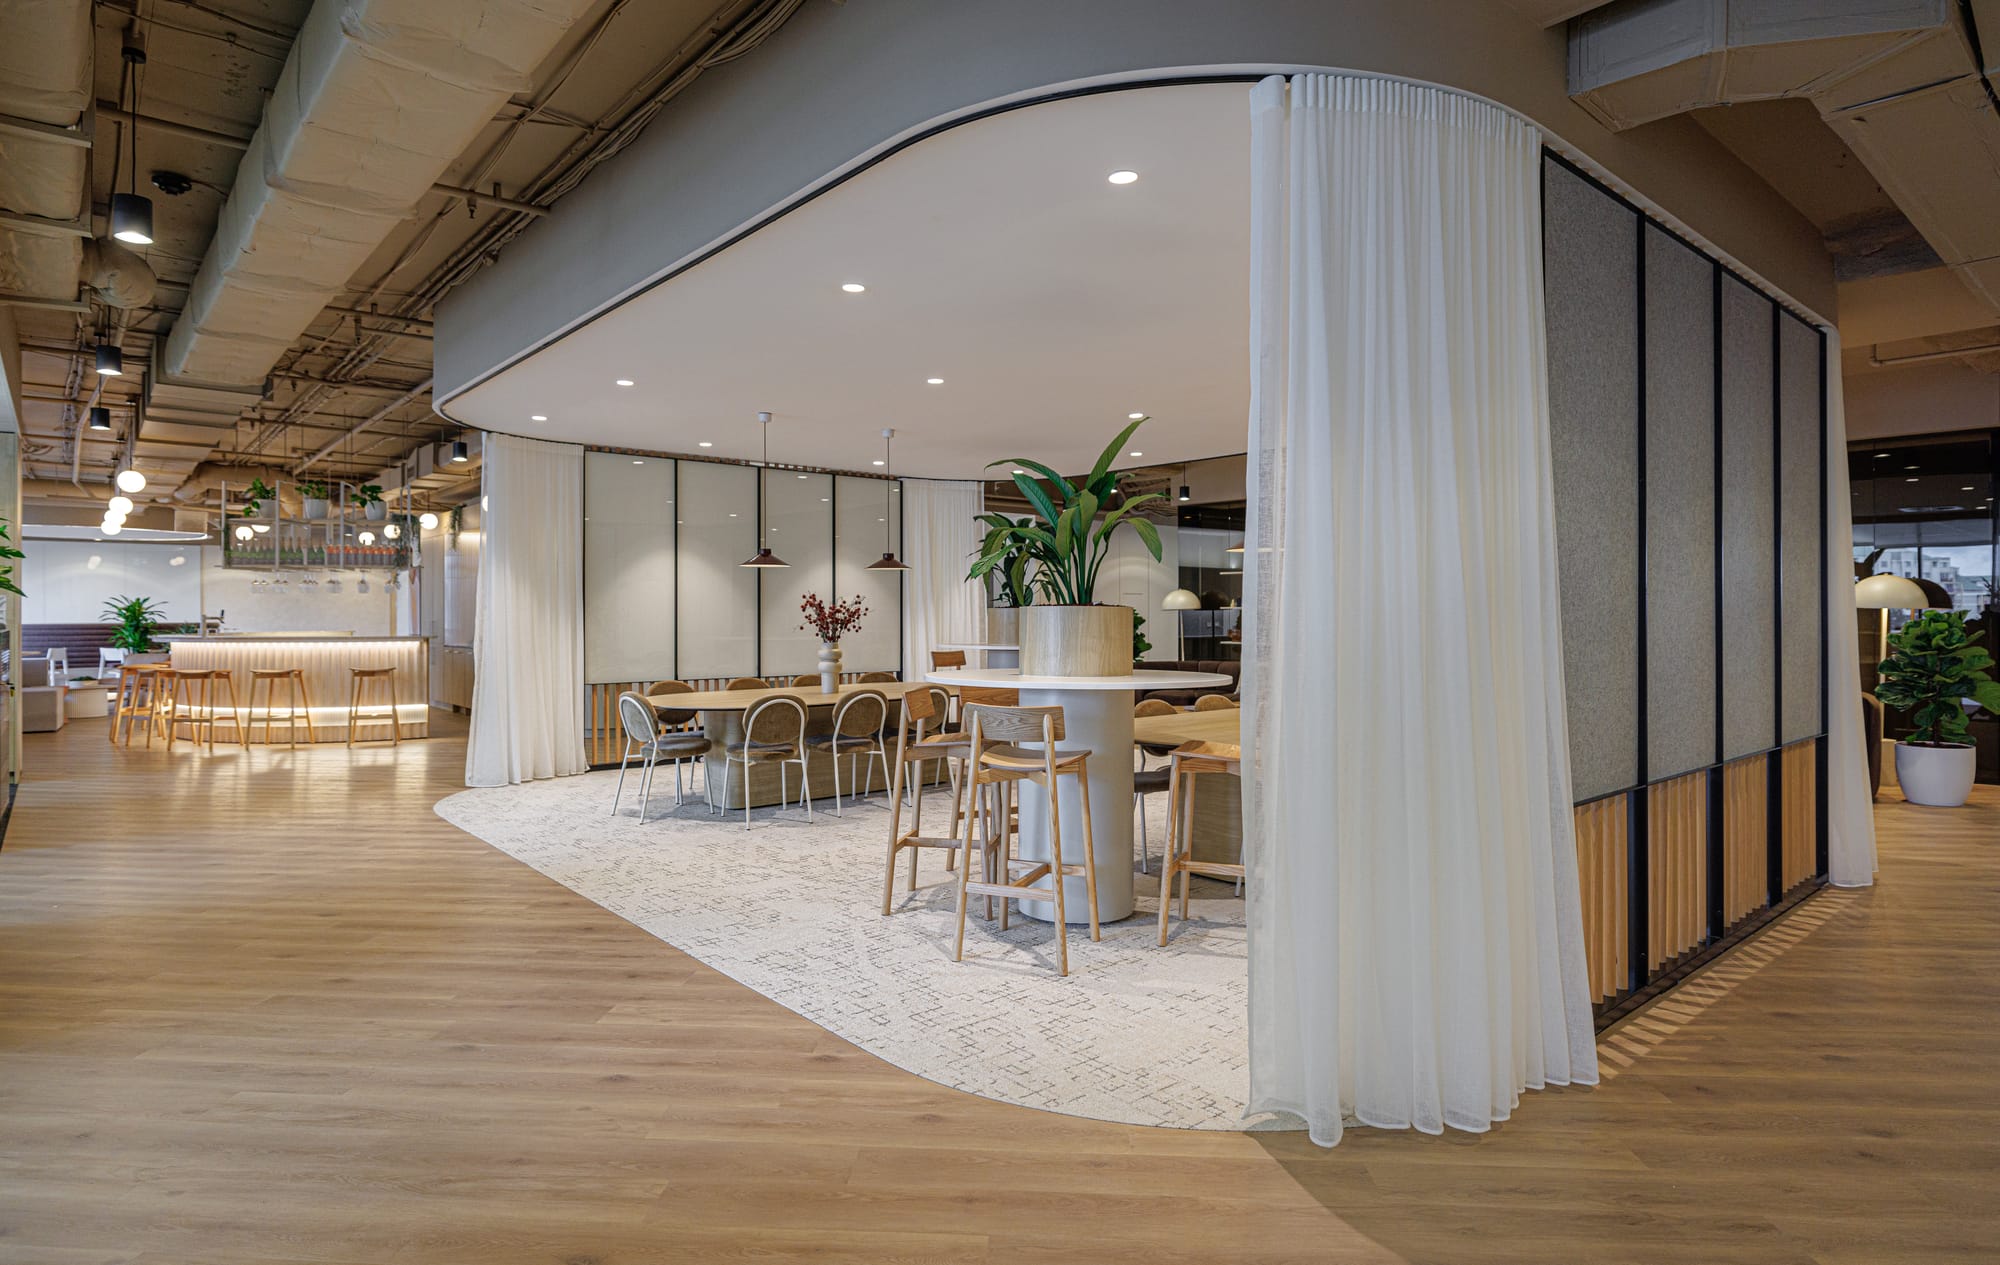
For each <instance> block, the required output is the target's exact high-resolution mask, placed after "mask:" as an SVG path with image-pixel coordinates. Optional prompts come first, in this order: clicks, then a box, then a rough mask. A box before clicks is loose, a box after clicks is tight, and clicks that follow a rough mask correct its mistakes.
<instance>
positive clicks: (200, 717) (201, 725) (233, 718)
mask: <svg viewBox="0 0 2000 1265" xmlns="http://www.w3.org/2000/svg"><path fill="white" fill-rule="evenodd" d="M165 675H166V676H167V677H168V678H169V679H170V680H171V682H172V689H173V693H172V694H171V695H170V696H169V697H168V699H167V708H166V715H165V717H164V720H165V723H166V726H167V750H169V751H172V750H173V749H174V739H175V737H176V734H177V731H178V730H179V729H180V727H181V726H182V725H186V726H187V730H188V741H189V742H195V743H199V742H204V741H205V742H206V743H207V744H208V751H209V754H210V755H213V754H215V727H216V725H217V724H219V723H222V722H227V723H229V724H231V725H234V726H236V739H237V741H239V742H241V743H242V744H243V747H244V749H245V750H248V749H249V747H250V726H249V724H248V722H247V721H245V719H244V713H243V708H242V707H241V706H240V705H239V704H238V703H237V701H236V678H235V677H233V676H231V675H230V673H229V670H228V669H227V668H190V669H181V668H169V669H168V670H167V672H166V674H165ZM218 686H221V687H226V688H227V690H228V692H229V702H228V704H227V708H228V715H223V714H222V712H223V709H224V704H223V702H222V692H223V691H222V689H219V688H217V687H218ZM183 710H185V713H186V714H185V715H183V714H182V713H183Z"/></svg>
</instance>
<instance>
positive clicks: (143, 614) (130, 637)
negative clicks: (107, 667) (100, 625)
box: [104, 597, 161, 654]
mask: <svg viewBox="0 0 2000 1265" xmlns="http://www.w3.org/2000/svg"><path fill="white" fill-rule="evenodd" d="M104 614H105V616H106V617H107V618H108V619H109V620H110V622H112V623H114V624H116V625H118V626H117V627H116V628H114V629H112V630H111V644H112V645H113V646H116V647H117V648H118V649H120V650H123V651H125V652H126V653H127V654H145V653H147V652H148V651H151V650H152V649H154V643H153V634H154V633H155V632H156V631H158V629H159V626H160V614H161V609H160V604H159V603H158V602H155V601H154V600H153V599H152V598H150V597H112V598H106V599H105V601H104Z"/></svg>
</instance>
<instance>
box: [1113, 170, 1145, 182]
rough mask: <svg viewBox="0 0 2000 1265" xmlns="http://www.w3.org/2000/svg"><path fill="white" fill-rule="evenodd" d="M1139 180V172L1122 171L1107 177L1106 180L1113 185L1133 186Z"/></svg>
mask: <svg viewBox="0 0 2000 1265" xmlns="http://www.w3.org/2000/svg"><path fill="white" fill-rule="evenodd" d="M1138 178H1139V173H1138V172H1136V171H1125V170H1122V169H1121V170H1118V171H1114V172H1112V173H1111V174H1110V175H1108V176H1106V177H1105V179H1106V180H1109V181H1110V182H1111V183H1112V184H1131V183H1132V182H1133V181H1134V180H1137V179H1138Z"/></svg>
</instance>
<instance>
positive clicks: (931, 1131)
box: [0, 721, 2000, 1265]
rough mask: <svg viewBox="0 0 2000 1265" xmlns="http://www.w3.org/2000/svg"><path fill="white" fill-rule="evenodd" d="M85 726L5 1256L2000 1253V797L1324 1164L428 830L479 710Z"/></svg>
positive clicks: (17, 933) (38, 783) (1984, 1257)
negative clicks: (926, 1069)
mask: <svg viewBox="0 0 2000 1265" xmlns="http://www.w3.org/2000/svg"><path fill="white" fill-rule="evenodd" d="M101 724H102V722H85V723H82V724H78V723H72V724H71V725H70V726H69V727H68V728H67V729H66V730H64V731H63V732H62V733H60V734H54V735H36V736H31V737H30V738H29V739H28V740H27V744H26V759H27V762H28V765H29V770H30V772H29V778H28V781H27V782H26V783H25V784H24V785H23V787H22V789H21V793H20V796H19V800H18V802H17V804H16V807H15V810H14V816H13V821H12V825H11V827H10V829H9V831H8V834H7V838H6V841H5V846H4V850H0V1262H6V1263H11V1262H33V1263H34V1265H70V1263H74V1262H115V1261H130V1262H162V1263H164V1262H188V1263H193V1262H201V1263H203V1265H238V1263H248V1262H272V1261H284V1262H324V1263H334V1262H340V1263H346V1265H359V1263H362V1262H368V1263H375V1262H381V1263H385V1265H387V1263H396V1265H405V1263H407V1265H441V1263H455V1262H478V1263H480V1265H511V1263H513V1262H537V1263H539V1262H547V1263H549V1265H638V1263H640V1262H662V1261H734V1260H759V1261H763V1260H771V1261H782V1260H812V1261H819V1262H829V1261H831V1262H891V1261H896V1262H901V1261H989V1260H990V1261H996V1262H998V1261H1006V1262H1057V1261H1061V1262H1113V1261H1146V1262H1181V1261H1190V1262H1192V1261H1396V1260H1407V1261H1423V1262H1431V1261H1435V1262H1452V1263H1454V1265H1456V1263H1459V1262H1487V1261H1493V1262H1499V1261H1509V1262H1538V1263H1539V1262H1585V1261H1607V1262H1608V1261H1619V1262H1627V1261H1631V1262H1648V1263H1651V1262H1683V1261H1685V1262H1704V1263H1713V1262H1734V1261H1742V1262H1757V1263H1759V1265H1783V1263H1785V1262H1821V1263H1832V1262H1840V1263H1842V1265H1850V1263H1851V1265H1860V1263H1861V1262H1868V1263H1870V1265H1879V1263H1884V1262H1919V1261H1921V1262H1941V1261H1993V1260H1996V1259H2000V1198H1996V1196H1995V1191H1996V1178H1995V1174H1996V1173H2000V1018H1996V1015H2000V1007H1996V1002H2000V795H1996V794H1995V793H1994V790H1993V788H1981V792H1980V797H1979V800H1978V803H1977V806H1976V807H1973V808H1970V809H1967V810H1965V811H1960V812H1944V811H1938V810H1924V809H1917V808H1913V807H1910V806H1907V805H1904V804H1901V803H1885V804H1884V805H1883V806H1882V808H1881V811H1880V817H1881V822H1882V826H1883V853H1884V857H1883V875H1882V882H1881V885H1880V886H1878V887H1877V888H1876V889H1874V890H1873V891H1870V892H1867V893H1862V894H1856V895H1846V894H1833V893H1829V894H1826V895H1823V896H1820V897H1816V898H1814V900H1812V901H1809V902H1808V903H1807V905H1806V906H1805V907H1804V909H1805V910H1806V911H1811V913H1812V916H1813V918H1814V919H1815V920H1823V921H1820V925H1818V926H1817V927H1816V928H1814V929H1813V930H1812V931H1811V933H1810V934H1807V935H1803V937H1802V938H1800V937H1799V936H1798V935H1797V934H1796V932H1797V930H1798V929H1797V928H1795V929H1794V932H1795V934H1794V935H1793V936H1792V937H1791V939H1792V940H1793V941H1794V942H1793V943H1791V944H1790V945H1789V946H1788V947H1784V948H1783V951H1782V952H1775V950H1774V949H1773V948H1772V947H1771V946H1767V952H1766V953H1763V954H1758V955H1757V956H1758V957H1759V959H1761V960H1760V962H1759V963H1758V964H1756V965H1754V966H1752V965H1749V964H1748V961H1747V959H1746V961H1745V962H1739V963H1738V964H1737V967H1736V969H1735V970H1734V971H1733V972H1730V973H1729V974H1727V975H1726V976H1723V975H1718V976H1717V979H1716V981H1711V984H1710V986H1709V987H1708V988H1707V989H1706V990H1704V993H1703V996H1704V997H1705V998H1706V999H1707V1000H1705V1001H1704V1002H1703V1003H1702V1004H1700V1005H1695V1004H1691V1003H1688V1002H1685V1001H1684V1002H1683V1003H1682V1004H1680V1005H1678V1006H1673V1007H1668V1008H1664V1009H1659V1010H1657V1011H1656V1012H1653V1013H1649V1014H1647V1015H1644V1016H1642V1017H1641V1018H1640V1020H1638V1021H1637V1023H1636V1025H1635V1026H1633V1027H1632V1028H1631V1029H1630V1030H1629V1031H1628V1032H1627V1033H1626V1034H1624V1035H1623V1036H1622V1037H1620V1038H1617V1039H1618V1040H1620V1041H1622V1045H1621V1046H1620V1047H1619V1048H1620V1049H1623V1050H1624V1051H1625V1053H1623V1054H1621V1055H1620V1056H1619V1057H1620V1059H1621V1060H1622V1062H1623V1063H1624V1064H1626V1066H1621V1067H1619V1070H1618V1075H1617V1076H1616V1077H1615V1078H1614V1079H1612V1080H1610V1081H1609V1082H1607V1083H1606V1084H1605V1085H1604V1086H1601V1087H1599V1088H1597V1089H1594V1090H1575V1091H1557V1092H1550V1093H1543V1094H1531V1095H1528V1096H1527V1097H1526V1098H1525V1099H1524V1101H1523V1103H1522V1105H1521V1107H1520V1109H1519V1111H1518V1112H1517V1113H1516V1116H1515V1119H1514V1121H1513V1122H1511V1123H1509V1124H1507V1125H1505V1126H1503V1127H1501V1128H1499V1129H1497V1130H1496V1131H1494V1132H1493V1133H1491V1134H1488V1135H1485V1136H1483V1137H1472V1136H1467V1135H1463V1134H1457V1135H1449V1136H1446V1137H1441V1138H1428V1137H1422V1136H1417V1135H1411V1134H1384V1133H1375V1132H1372V1131H1369V1130H1358V1131H1354V1132H1351V1133H1350V1134H1349V1135H1348V1139H1347V1141H1346V1142H1345V1143H1344V1144H1343V1145H1342V1146H1341V1147H1340V1148H1338V1149H1337V1150H1335V1151H1331V1152H1324V1151H1318V1150H1316V1149H1314V1148H1313V1147H1311V1146H1310V1145H1309V1144H1307V1143H1306V1142H1305V1141H1304V1139H1303V1137H1301V1136H1299V1135H1282V1136H1275V1137H1274V1136H1268V1135H1267V1136H1263V1137H1253V1136H1249V1135H1242V1134H1223V1133H1192V1132H1176V1131H1169V1130H1151V1129H1143V1128H1134V1127H1128V1126H1120V1125H1109V1124H1101V1123H1096V1122H1092V1121H1084V1120H1074V1119H1069V1118H1066V1117H1062V1116H1054V1115H1048V1114H1044V1113H1039V1112H1034V1111H1030V1110H1026V1109H1023V1108H1018V1107H1009V1106H1003V1105H1000V1104H996V1103H991V1102H986V1101H984V1100H981V1099H977V1098H971V1097H968V1096H965V1095H963V1094H958V1093H955V1092H953V1091H950V1090H946V1089H942V1088H940V1087H938V1086H935V1085H932V1084H929V1083H928V1082H925V1081H922V1080H919V1079H917V1078H916V1077H914V1076H911V1075H909V1074H908V1073H905V1072H902V1071H899V1070H897V1069H896V1068H893V1067H890V1066H888V1065H886V1064H884V1063H881V1062H879V1061H878V1060H876V1059H874V1058H872V1057H870V1056H868V1055H866V1054H863V1053H861V1052H859V1051H857V1050H856V1049H854V1048H853V1047H851V1046H849V1045H847V1044H846V1043H844V1042H842V1041H840V1040H837V1039H836V1038H834V1037H832V1036H830V1035H828V1034H827V1033H825V1032H823V1031H822V1030H820V1029H819V1028H817V1027H815V1026H814V1025H812V1024H811V1023H808V1022H807V1021H805V1020H804V1019H801V1018H799V1017H797V1016H795V1015H793V1014H791V1013H790V1012H788V1011H785V1010H783V1009H782V1008H780V1007H779V1006H777V1005H776V1004H774V1003H772V1002H769V1001H767V1000H765V999H764V998H762V997H760V996H758V995H757V994H755V993H752V992H750V991H749V990H748V989H745V988H743V987H742V986H740V985H738V984H736V983H734V982H732V981H730V980H728V979H726V978H724V977H722V976H720V975H718V974H716V973H715V972H713V971H711V970H709V969H707V968H706V967H703V966H701V965H699V964H697V963H695V962H694V961H692V960H691V959H689V958H687V957H686V956H684V955H683V954H681V953H679V952H678V951H676V950H675V949H673V948H670V947H669V946H667V945H665V944H662V943H660V942H659V941H657V940H654V939H652V938H651V937H649V936H647V935H645V934H643V933H641V932H639V931H638V930H636V929H635V928H633V927H631V926H628V925H627V924H625V923H623V922H620V921H619V920H618V919H616V918H614V917H612V916H611V915H609V914H607V913H605V912H603V911H602V910H600V909H598V908H597V907H596V906H594V905H591V904H590V903H588V902H587V901H585V900H583V899H582V898H581V897H578V896H576V895H574V894H572V893H570V892H569V891H567V890H565V889H564V888H562V887H559V886H557V885H556V884H554V883H552V882H550V881H549V880H547V879H545V878H542V877H541V876H539V875H537V874H536V873H534V872H533V871H531V870H529V869H527V868H525V867H524V866H521V865H519V864H517V863H516V862H514V861H512V860H511V859H509V858H507V857H505V856H503V855H501V854H500V853H498V852H495V851H493V850H491V849H489V848H487V847H486V846H485V845H483V844H481V843H480V842H479V841H477V840H476V839H473V838H471V837H470V836H467V835H464V834H462V833H460V832H458V831H457V830H455V829H453V828H451V827H449V826H447V825H445V824H444V823H443V822H442V821H440V820H438V819H437V818H436V817H435V816H434V815H433V814H432V813H431V809H430V806H431V804H432V802H433V801H435V800H436V799H438V798H440V797H441V796H443V795H445V794H447V793H449V792H451V791H453V790H455V789H457V787H458V785H459V782H460V775H461V769H462V766H463V759H464V745H463V741H462V739H461V738H460V737H459V736H458V735H459V734H461V733H462V724H458V723H455V722H451V721H445V722H443V723H442V724H440V725H439V727H438V728H439V730H440V731H441V732H442V733H443V734H444V736H442V737H439V738H434V739H432V740H431V741H429V742H427V743H411V744H405V745H404V746H403V747H401V748H400V749H396V750H391V749H390V748H388V747H373V748H365V749H362V748H357V749H355V750H354V751H352V752H350V751H348V750H347V749H346V748H344V747H336V748H328V749H321V750H315V751H301V752H298V753H296V754H293V753H288V752H285V751H283V750H272V751H265V750H257V751H254V752H251V753H249V754H247V755H246V754H244V753H242V752H240V751H239V752H235V753H230V754H218V755H216V756H214V757H207V756H203V755H199V754H196V753H193V752H190V751H188V750H187V749H186V748H185V747H183V748H182V749H181V750H178V751H176V752H175V754H174V755H173V756H172V757H171V758H169V757H168V756H166V755H165V753H164V752H162V751H159V750H155V751H153V752H151V753H147V752H144V751H133V752H124V751H119V752H113V751H111V750H110V749H109V748H108V747H107V745H106V744H105V742H104V740H103V729H102V727H101ZM1891 794H1892V795H1893V794H1894V793H1893V792H1891ZM865 904H866V902H865V901H864V900H861V899H860V897H859V896H857V905H856V908H857V911H858V912H857V916H863V914H864V913H865V910H863V906H864V905H865ZM1785 925H1786V924H1784V923H1780V924H1779V931H1782V929H1783V928H1784V926H1785ZM1778 935H1779V932H1777V931H1774V932H1773V933H1771V936H1772V937H1777V936H1778ZM1752 947H1753V948H1754V947H1755V944H1754V942H1753V946H1752ZM1773 952H1775V956H1772V955H1771V954H1772V953H1773ZM1638 1049H1643V1051H1644V1052H1643V1054H1640V1055H1638V1056H1636V1057H1635V1056H1633V1054H1632V1051H1634V1050H1638Z"/></svg>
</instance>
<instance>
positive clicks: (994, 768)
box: [952, 703, 1102, 975]
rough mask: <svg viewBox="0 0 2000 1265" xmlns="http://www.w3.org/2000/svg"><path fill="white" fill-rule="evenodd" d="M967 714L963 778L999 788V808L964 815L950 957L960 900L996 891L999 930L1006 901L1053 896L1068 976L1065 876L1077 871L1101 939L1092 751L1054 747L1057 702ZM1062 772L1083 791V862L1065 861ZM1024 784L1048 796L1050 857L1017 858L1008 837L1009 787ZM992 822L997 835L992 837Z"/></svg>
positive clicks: (960, 944) (961, 945) (1060, 970)
mask: <svg viewBox="0 0 2000 1265" xmlns="http://www.w3.org/2000/svg"><path fill="white" fill-rule="evenodd" d="M965 716H966V735H967V742H968V743H969V744H970V746H971V752H970V754H969V755H968V757H967V762H966V771H965V777H964V778H963V779H962V781H963V782H964V783H966V784H967V785H969V786H970V787H971V788H972V792H973V794H974V795H977V794H978V793H979V788H980V787H981V786H992V787H993V788H994V789H995V790H996V791H997V792H998V793H999V807H998V810H997V811H996V812H994V813H991V814H987V813H977V812H975V813H971V814H968V815H967V817H966V819H965V834H964V837H963V841H962V844H961V846H960V856H959V873H958V940H957V944H956V945H955V946H954V948H953V950H952V960H953V961H954V962H963V961H964V960H965V906H966V900H967V898H968V897H970V896H974V895H978V896H997V897H999V898H1000V929H1001V930H1002V931H1005V930H1006V929H1007V903H1008V902H1009V901H1015V900H1033V901H1051V902H1053V903H1054V905H1055V930H1056V973H1057V974H1058V975H1068V974H1069V925H1068V918H1067V914H1066V912H1065V910H1064V908H1063V879H1064V878H1065V877H1067V876H1069V875H1074V874H1080V875H1082V876H1083V887H1084V894H1085V898H1086V899H1087V900H1088V901H1089V904H1090V938H1091V939H1092V940H1098V939H1101V938H1102V932H1101V931H1100V929H1099V928H1098V925H1097V863H1096V861H1095V859H1094V858H1093V857H1092V856H1091V852H1092V848H1091V844H1092V842H1093V841H1092V838H1091V829H1090V781H1089V778H1088V776H1087V772H1088V770H1087V769H1086V767H1085V765H1086V762H1087V761H1088V760H1089V758H1090V752H1088V751H1077V750H1070V751H1061V750H1058V749H1057V747H1056V744H1057V743H1059V742H1061V741H1062V739H1063V709H1062V708H1060V707H994V706H991V705H988V704H983V703H974V704H971V705H969V706H967V707H966V709H965ZM1023 742H1039V743H1041V744H1042V747H1041V750H1039V751H1030V750H1028V749H1027V748H1026V747H1022V746H1020V745H1018V744H1020V743H1023ZM1065 777H1069V778H1074V779H1076V788H1077V792H1078V794H1079V795H1081V796H1082V804H1081V807H1082V810H1083V811H1082V813H1081V817H1082V821H1083V863H1082V864H1081V865H1072V864H1070V863H1068V862H1065V861H1064V860H1063V848H1062V800H1061V795H1060V793H1059V785H1060V783H1059V779H1061V778H1065ZM1022 782H1029V783H1032V784H1034V785H1036V786H1040V787H1042V788H1043V791H1044V793H1046V794H1047V796H1048V801H1049V804H1048V821H1049V859H1048V860H1046V861H1031V860H1024V859H1020V858H1017V857H1015V856H1014V855H1013V849H1012V847H1011V846H1010V843H1009V841H1010V840H1011V839H1012V838H1013V837H1014V833H1015V832H1014V829H1013V811H1012V809H1013V799H1014V791H1015V787H1016V786H1017V785H1018V784H1019V783H1022ZM975 823H978V824H980V825H981V826H982V827H983V829H982V830H981V832H980V833H981V838H980V841H979V845H978V855H979V858H980V861H981V863H982V867H983V869H982V873H983V875H984V877H982V878H981V879H979V880H977V881H975V880H974V879H973V877H972V861H973V854H974V845H973V835H974V825H975ZM996 824H997V827H998V830H997V834H998V837H997V838H995V837H994V835H995V833H996V831H995V825H996ZM1044 878H1046V879H1048V880H1049V886H1047V887H1038V886H1036V884H1037V883H1038V882H1039V881H1040V880H1042V879H1044Z"/></svg>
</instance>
